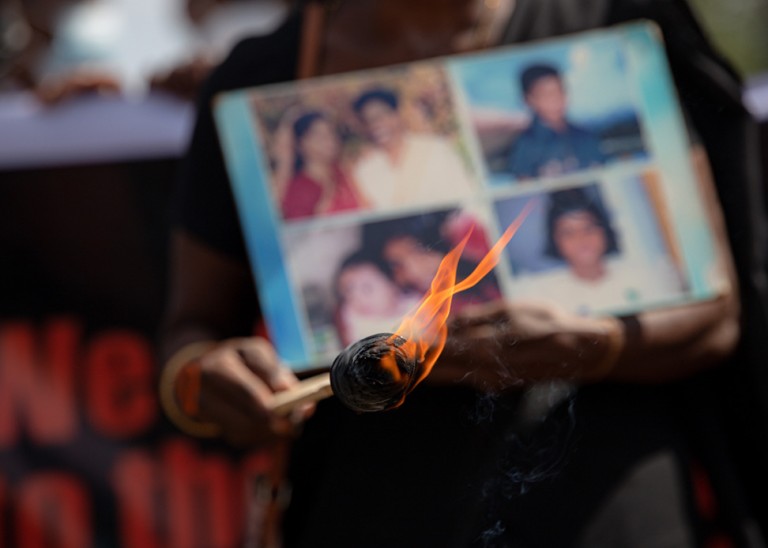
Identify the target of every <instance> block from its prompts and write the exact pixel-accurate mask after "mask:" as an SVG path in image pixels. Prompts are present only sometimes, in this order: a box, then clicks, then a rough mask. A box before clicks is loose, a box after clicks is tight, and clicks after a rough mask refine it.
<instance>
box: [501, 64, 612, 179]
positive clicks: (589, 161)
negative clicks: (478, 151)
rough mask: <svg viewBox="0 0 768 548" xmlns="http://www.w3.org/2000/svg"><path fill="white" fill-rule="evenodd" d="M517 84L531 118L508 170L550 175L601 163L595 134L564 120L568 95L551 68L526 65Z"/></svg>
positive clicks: (532, 175)
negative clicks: (519, 86)
mask: <svg viewBox="0 0 768 548" xmlns="http://www.w3.org/2000/svg"><path fill="white" fill-rule="evenodd" d="M520 84H521V87H522V91H523V96H524V97H525V102H526V104H527V106H528V108H529V109H530V110H531V111H532V113H533V120H532V121H531V123H530V125H529V126H528V127H527V128H526V129H525V130H524V131H523V132H522V133H521V134H520V136H519V137H518V138H517V141H516V142H515V144H514V145H513V147H512V150H511V152H510V155H509V158H508V163H507V165H508V169H509V171H510V172H511V173H512V174H513V175H514V176H515V177H516V178H518V179H532V178H539V177H552V176H557V175H562V174H565V173H570V172H573V171H577V170H581V169H587V168H590V167H597V166H600V165H602V164H604V163H605V160H606V158H605V155H604V154H603V152H602V151H601V150H600V142H599V140H598V137H597V135H595V134H594V133H592V132H590V131H589V130H587V129H584V128H581V127H578V126H576V125H574V124H573V123H571V122H570V121H569V120H568V97H567V93H566V89H565V85H564V82H563V79H562V76H561V75H560V73H559V72H558V70H557V69H556V68H555V67H553V66H551V65H546V64H535V65H530V66H528V67H527V68H526V69H525V70H523V72H522V74H521V76H520Z"/></svg>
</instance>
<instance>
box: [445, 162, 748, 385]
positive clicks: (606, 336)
mask: <svg viewBox="0 0 768 548" xmlns="http://www.w3.org/2000/svg"><path fill="white" fill-rule="evenodd" d="M694 162H695V164H696V167H697V170H698V172H699V181H700V183H701V191H702V197H703V199H704V201H705V204H706V206H707V210H708V213H709V218H710V223H711V226H712V229H713V231H714V234H715V239H716V246H717V249H718V254H719V259H720V264H721V268H722V272H723V280H724V282H725V283H724V284H723V287H722V289H721V292H720V296H719V297H718V298H715V299H712V300H709V301H704V302H697V303H692V304H688V305H683V306H679V307H673V308H666V309H658V310H649V311H646V312H642V313H639V314H637V315H635V316H631V317H626V318H619V319H613V318H584V317H581V316H577V315H575V314H571V313H567V312H565V311H564V310H560V309H557V308H555V307H551V306H547V305H543V304H539V303H535V302H513V303H497V304H492V305H488V306H486V307H483V308H479V309H475V310H470V311H467V312H466V313H464V314H462V315H460V316H458V317H457V318H456V320H455V321H454V323H453V325H452V329H451V334H450V336H449V339H448V344H447V345H446V350H445V352H444V355H443V356H442V357H441V359H440V361H439V362H438V363H437V365H436V366H435V369H434V371H433V374H432V376H433V379H432V381H433V382H438V383H439V382H456V380H457V379H465V380H467V381H469V382H472V383H474V384H475V385H478V386H480V387H488V388H491V389H504V388H508V387H511V386H515V385H519V384H521V383H524V382H527V381H535V380H542V379H547V378H565V379H571V380H576V381H583V382H592V381H596V380H601V379H609V380H615V381H621V382H638V383H653V382H666V381H671V380H675V379H681V378H685V377H687V376H690V375H692V374H694V373H695V372H697V371H700V370H703V369H705V368H708V367H712V366H714V365H717V364H719V363H721V362H722V361H723V359H724V358H725V357H727V356H728V355H729V354H730V353H731V352H732V351H733V350H734V348H735V346H736V344H737V342H738V340H739V335H740V327H739V313H740V310H739V309H740V307H739V298H738V289H737V283H736V279H735V275H734V269H733V266H732V261H731V257H730V252H729V249H728V246H727V243H726V242H727V240H726V238H725V231H724V224H723V219H722V215H721V213H720V210H719V207H718V205H717V201H716V199H715V196H714V189H713V187H712V183H711V178H710V177H709V172H708V169H707V167H706V161H705V159H704V157H703V154H702V153H701V152H700V151H697V152H696V153H694ZM726 280H727V281H726Z"/></svg>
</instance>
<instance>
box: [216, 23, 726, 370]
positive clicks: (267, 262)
mask: <svg viewBox="0 0 768 548" xmlns="http://www.w3.org/2000/svg"><path fill="white" fill-rule="evenodd" d="M216 118H217V124H218V128H219V132H220V136H221V142H222V146H223V150H224V154H225V159H226V162H227V167H228V170H229V173H230V177H231V180H232V185H233V189H234V194H235V197H236V201H237V205H238V211H239V214H240V220H241V224H242V226H243V230H244V233H245V239H246V244H247V249H248V253H249V256H250V259H251V263H252V267H253V272H254V275H255V278H256V285H257V288H258V291H259V297H260V302H261V306H262V309H263V313H264V317H265V319H266V322H267V326H268V328H269V331H270V336H271V337H272V339H273V342H274V343H275V346H276V348H277V350H278V352H279V354H280V356H281V358H282V359H283V360H285V361H286V363H288V364H289V365H291V366H292V367H293V368H294V369H296V370H302V369H308V368H313V367H318V366H323V365H328V363H329V361H330V360H331V359H332V358H333V356H335V355H336V354H337V353H338V352H339V351H340V350H341V349H342V348H343V347H344V346H346V345H347V344H349V343H350V342H352V341H354V340H357V339H359V338H362V337H365V336H367V335H370V334H373V333H376V332H380V331H391V330H392V329H393V328H394V327H396V326H397V325H398V324H399V322H400V320H401V319H402V317H403V316H404V315H405V314H406V313H407V312H408V311H409V310H411V309H412V308H413V306H414V305H415V304H416V303H417V302H418V301H419V299H420V297H421V296H422V295H423V294H424V292H425V291H426V290H427V289H428V288H429V284H430V283H431V280H432V277H433V276H434V273H435V271H436V270H437V265H438V264H439V262H440V260H441V259H442V257H443V256H444V255H445V254H446V253H447V252H448V251H449V250H450V249H451V248H452V247H453V246H454V245H455V244H456V243H457V242H458V241H459V240H461V238H462V237H463V236H464V235H466V233H467V231H468V230H469V229H470V227H472V229H473V231H472V236H471V238H470V241H469V243H468V244H467V247H466V248H465V251H464V255H463V257H462V261H461V262H460V264H459V267H458V279H461V278H462V276H463V275H465V274H466V273H467V272H470V271H471V270H472V269H473V267H474V265H476V264H477V262H478V261H479V260H480V259H481V258H482V257H483V256H484V255H485V253H487V251H488V250H489V249H490V246H491V244H492V243H493V242H494V241H495V240H496V238H498V236H499V235H500V234H501V233H502V232H503V231H504V229H505V228H506V226H507V225H509V223H511V222H512V220H513V219H514V218H515V217H516V216H517V214H518V213H519V212H520V211H521V210H522V209H523V208H524V207H526V204H531V205H530V206H529V207H530V210H531V213H530V214H529V215H528V217H527V219H526V221H525V222H524V223H523V225H522V227H521V228H520V230H519V232H518V234H517V235H516V236H515V237H514V238H513V240H512V241H511V242H510V244H509V245H508V246H507V249H506V251H505V254H504V257H503V259H502V261H501V262H500V264H499V265H498V267H497V268H496V270H495V271H494V272H493V273H492V274H491V275H489V276H487V277H486V278H485V279H484V280H483V282H482V283H480V284H478V285H477V286H476V287H474V288H473V289H472V290H471V291H468V292H466V293H459V294H457V295H456V297H455V300H454V303H453V310H460V309H461V308H463V307H465V306H468V305H471V304H478V303H484V302H489V301H493V300H497V299H518V298H525V299H541V300H549V301H552V302H554V303H556V304H557V305H559V306H562V307H563V308H566V309H568V310H571V311H573V312H576V313H580V314H621V313H632V312H638V311H642V310H645V309H648V308H652V307H659V306H668V305H673V304H680V303H685V302H691V301H695V300H701V299H708V298H711V297H713V296H714V295H715V294H716V293H717V290H718V288H719V287H720V286H721V284H722V283H723V280H724V278H725V274H724V273H723V272H721V270H720V268H719V266H718V262H717V257H716V253H715V247H714V244H713V236H712V230H711V228H710V227H709V224H708V221H707V215H706V212H705V209H704V207H703V203H702V198H701V196H700V194H699V191H698V186H697V181H696V177H695V175H694V172H693V168H692V165H691V160H690V154H689V148H690V146H689V142H688V137H687V133H686V129H685V126H684V123H683V118H682V116H681V113H680V110H679V106H678V103H677V99H676V95H675V91H674V87H673V83H672V81H671V77H670V74H669V70H668V68H667V64H666V59H665V56H664V50H663V46H662V43H661V39H660V36H659V34H658V31H657V29H656V28H655V27H654V26H653V25H651V24H649V23H633V24H629V25H624V26H619V27H615V28H613V29H606V30H600V31H594V32H589V33H585V34H581V35H574V36H570V37H565V38H560V39H556V40H550V41H545V42H538V43H533V44H528V45H524V46H514V47H504V48H499V49H495V50H489V51H485V52H482V53H476V54H469V55H461V56H455V57H444V58H438V59H434V60H429V61H423V62H418V63H412V64H407V65H398V66H394V67H388V68H383V69H376V70H369V71H364V72H358V73H347V74H342V75H337V76H329V77H322V78H316V79H311V80H303V81H300V82H295V83H288V84H278V85H271V86H264V87H260V88H254V89H247V90H239V91H234V92H228V93H225V94H223V95H221V96H220V97H218V99H217V104H216Z"/></svg>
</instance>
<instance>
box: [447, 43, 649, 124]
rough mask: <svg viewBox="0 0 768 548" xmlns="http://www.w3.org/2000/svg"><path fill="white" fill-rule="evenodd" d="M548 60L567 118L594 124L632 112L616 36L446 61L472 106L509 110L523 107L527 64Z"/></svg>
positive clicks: (581, 122) (546, 61) (525, 110)
mask: <svg viewBox="0 0 768 548" xmlns="http://www.w3.org/2000/svg"><path fill="white" fill-rule="evenodd" d="M539 63H544V64H550V65H553V66H554V67H556V68H557V69H559V70H560V71H561V74H562V75H563V77H564V79H565V83H566V86H567V93H568V102H569V108H568V112H569V117H570V119H571V120H572V121H573V122H577V123H579V124H583V125H594V124H597V123H600V122H601V121H603V120H606V119H609V118H611V117H615V116H618V115H625V116H626V115H630V114H634V112H635V106H634V103H633V101H632V97H631V91H630V86H629V82H628V81H627V78H628V77H627V67H626V62H625V59H624V55H623V50H622V47H621V41H620V40H619V39H617V38H616V37H611V36H609V37H606V36H595V37H587V38H586V39H585V40H584V41H583V42H581V43H579V44H573V43H570V44H560V43H555V44H549V45H546V46H545V45H540V46H537V47H536V49H535V50H532V51H524V50H522V49H518V50H516V51H515V53H514V54H512V53H511V52H504V51H502V52H499V53H498V54H492V55H489V56H488V57H486V58H481V59H471V60H464V59H459V60H456V61H452V62H451V67H452V69H453V71H454V75H456V76H457V77H458V79H459V83H460V85H461V86H462V88H463V89H464V92H465V94H466V97H467V99H468V100H469V103H470V105H471V106H473V107H485V108H492V109H494V110H501V111H505V112H509V113H515V112H528V107H527V106H526V104H525V101H524V99H523V93H522V90H521V89H520V75H521V73H522V72H523V70H525V68H526V67H528V66H530V65H532V64H539Z"/></svg>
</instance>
